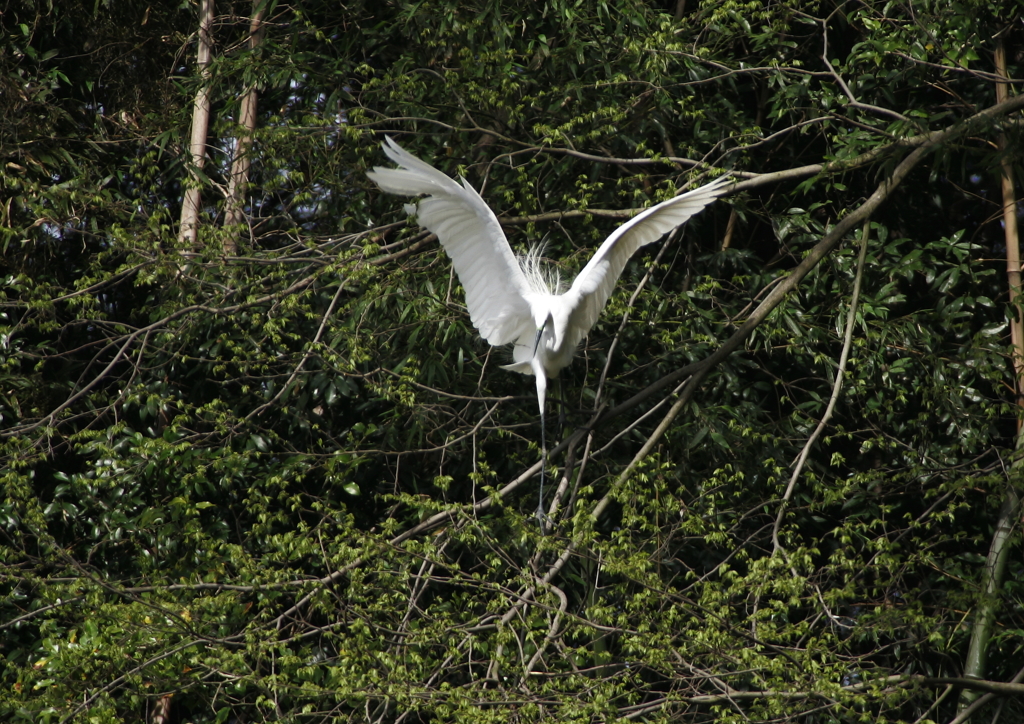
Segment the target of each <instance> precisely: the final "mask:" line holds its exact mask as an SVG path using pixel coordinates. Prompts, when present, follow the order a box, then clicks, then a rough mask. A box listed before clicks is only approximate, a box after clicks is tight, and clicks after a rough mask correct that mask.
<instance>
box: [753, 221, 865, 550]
mask: <svg viewBox="0 0 1024 724" xmlns="http://www.w3.org/2000/svg"><path fill="white" fill-rule="evenodd" d="M870 231H871V222H870V220H868V219H865V220H864V231H863V232H862V234H861V237H860V254H859V255H858V257H857V273H856V275H855V276H854V280H853V294H852V295H851V296H850V309H849V311H848V312H847V315H846V334H845V335H844V336H843V350H842V352H841V353H840V354H839V367H838V369H837V370H836V381H835V383H834V384H833V385H832V396H831V397H829V400H828V405H827V406H826V408H825V413H824V414H823V415H822V416H821V420H819V421H818V426H817V427H816V428H814V432H813V433H811V436H810V437H809V438H807V442H806V443H804V447H803V449H802V450H801V451H800V454H799V455H798V456H797V459H796V464H795V465H794V466H793V475H792V476H791V477H790V479H789V485H788V486H786V492H785V494H784V495H783V496H782V501H781V503H780V504H779V512H778V514H777V515H776V516H775V526H774V527H773V528H772V546H773V548H774V550H773V554H774V553H778V552H779V551H780V550H782V544H781V543H779V528H780V527H781V526H782V518H783V516H784V515H785V513H786V506H787V505H788V504H789V500H790V498H791V497H792V496H793V490H794V489H795V488H796V481H797V480H798V479H799V478H800V472H801V471H802V470H803V469H804V464H805V463H806V462H807V456H808V455H810V454H811V448H812V447H814V443H815V442H816V441H817V439H818V437H820V436H821V433H822V432H823V431H824V430H825V427H826V426H827V425H828V421H829V420H830V419H832V412H833V411H834V410H835V408H836V402H838V401H839V393H840V391H842V389H843V376H844V375H845V374H846V363H847V361H848V360H849V358H850V348H851V347H852V346H853V328H854V327H855V326H856V324H857V304H858V302H859V301H860V283H861V280H862V279H863V278H864V259H865V257H866V256H867V252H868V237H869V235H870Z"/></svg>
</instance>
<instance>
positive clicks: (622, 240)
mask: <svg viewBox="0 0 1024 724" xmlns="http://www.w3.org/2000/svg"><path fill="white" fill-rule="evenodd" d="M728 180H729V178H728V177H727V176H722V177H721V178H717V179H715V180H714V181H712V182H711V183H709V184H705V185H704V186H701V187H700V188H698V189H694V190H693V191H689V192H687V193H685V194H681V195H680V196H676V197H675V198H672V199H669V200H668V201H663V202H661V203H660V204H658V205H657V206H652V207H651V208H649V209H647V210H646V211H644V212H643V213H641V214H638V215H636V216H635V217H633V218H632V219H631V220H629V221H628V222H626V223H625V224H623V225H622V226H620V227H619V228H618V229H616V230H615V231H614V232H613V233H612V235H611V236H609V237H608V238H607V239H605V241H604V243H603V244H601V246H600V248H599V249H598V250H597V252H595V253H594V256H593V257H592V258H591V259H590V261H589V262H588V263H587V265H586V266H585V267H583V270H582V271H581V272H580V273H579V275H578V276H577V277H576V279H575V280H574V281H573V283H572V287H570V288H569V291H568V292H566V296H567V297H570V299H571V302H570V304H571V306H572V307H574V309H573V312H572V314H571V316H570V320H569V325H568V328H567V333H566V340H565V343H566V344H568V345H569V346H570V347H569V348H570V349H575V348H576V345H577V344H579V341H580V340H581V339H583V337H585V336H586V335H587V334H588V333H589V332H590V329H591V328H592V327H593V326H594V324H595V323H596V322H597V318H598V317H599V316H600V314H601V310H603V309H604V305H605V304H606V303H607V302H608V297H609V296H611V293H612V290H613V289H615V285H616V284H617V283H618V281H619V276H620V275H621V274H622V270H623V268H624V267H625V266H626V262H627V261H629V258H630V257H631V256H633V254H634V253H635V252H636V250H637V249H639V248H640V247H642V246H646V245H647V244H650V243H651V242H654V241H657V240H658V239H660V238H661V237H662V236H664V235H665V234H667V233H668V232H670V231H672V230H673V229H675V228H676V227H677V226H680V225H682V224H684V223H685V222H686V221H687V220H689V218H690V217H691V216H693V215H694V214H697V213H699V212H700V211H701V210H702V209H703V208H704V207H705V206H707V205H708V204H710V203H711V202H712V201H714V200H715V199H717V198H718V197H719V196H721V195H722V194H723V193H725V184H726V182H727V181H728Z"/></svg>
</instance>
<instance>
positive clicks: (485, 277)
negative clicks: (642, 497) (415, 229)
mask: <svg viewBox="0 0 1024 724" xmlns="http://www.w3.org/2000/svg"><path fill="white" fill-rule="evenodd" d="M385 138H386V140H385V142H384V144H382V145H383V148H384V153H386V154H387V156H388V158H390V159H391V160H392V161H394V162H395V163H396V164H398V168H383V167H381V166H377V167H375V168H374V169H373V170H372V171H370V172H368V173H367V176H369V177H370V179H371V180H372V181H373V182H374V183H376V184H377V185H378V186H379V187H380V188H381V189H383V190H384V191H387V192H388V193H392V194H398V195H401V196H424V197H425V198H421V199H420V200H419V201H418V202H417V203H415V204H408V205H406V207H405V208H406V211H408V212H409V213H410V214H414V215H415V216H416V219H417V220H418V221H419V223H420V225H421V226H423V227H425V228H427V229H429V230H430V231H431V232H433V233H434V234H436V235H437V238H438V240H439V241H440V242H441V246H443V247H444V250H445V251H446V252H447V253H448V256H449V257H451V260H452V264H453V265H454V266H455V272H456V274H458V275H459V281H460V282H461V283H462V288H463V289H465V291H466V307H467V308H468V309H469V318H470V321H472V323H473V326H474V327H476V329H477V331H479V332H480V336H481V337H483V338H484V339H486V340H487V341H488V342H489V343H490V344H491V345H493V346H500V345H505V344H509V343H513V344H514V345H515V347H514V348H513V350H512V360H513V361H512V364H508V365H504V366H503V368H504V369H507V370H511V371H512V372H521V373H522V374H525V375H533V376H534V378H535V380H536V385H537V404H538V406H539V407H540V420H541V440H542V442H541V450H542V455H543V463H542V465H541V473H540V481H541V482H540V486H541V487H540V490H541V493H540V506H539V507H538V510H537V514H538V517H539V518H540V520H541V522H542V525H543V520H544V518H545V517H546V516H545V514H544V511H543V504H544V467H545V466H546V463H547V444H546V441H545V440H544V437H545V433H544V400H545V395H546V392H547V378H548V377H551V378H554V377H555V376H556V375H557V374H558V372H559V370H561V369H562V368H563V367H566V366H567V365H568V364H569V363H570V362H571V361H572V358H573V355H574V354H575V352H576V347H577V346H578V345H579V343H580V340H582V339H583V338H584V337H586V336H587V334H588V333H589V332H590V329H591V328H592V327H593V326H594V324H595V323H596V322H597V318H598V316H600V314H601V310H602V309H604V305H605V304H606V303H607V301H608V297H609V296H611V293H612V290H613V289H614V288H615V284H616V282H618V280H619V276H620V275H621V274H622V269H623V267H625V265H626V262H627V261H629V258H630V257H631V256H633V254H634V253H635V252H636V250H637V249H639V248H640V247H642V246H646V245H647V244H650V243H651V242H654V241H657V240H658V239H660V238H661V237H662V236H664V235H665V234H667V233H668V232H670V231H672V230H673V229H675V228H676V227H678V226H681V225H682V224H684V223H685V222H686V221H687V220H689V218H690V217H691V216H693V215H694V214H697V213H699V212H700V211H702V210H703V209H704V207H705V206H707V205H708V204H710V203H711V202H712V201H714V200H715V199H717V198H718V197H719V196H721V195H722V194H724V193H725V190H726V182H727V181H728V178H727V177H725V176H723V177H721V178H718V179H715V180H714V181H712V182H711V183H709V184H706V185H704V186H701V187H700V188H698V189H695V190H693V191H690V192H688V193H685V194H681V195H679V196H676V197H675V198H672V199H669V200H668V201H663V202H661V203H660V204H658V205H656V206H652V207H651V208H649V209H647V210H645V211H643V212H641V213H639V214H637V215H636V216H634V217H633V218H632V219H630V220H629V221H627V222H626V223H625V224H623V225H622V226H620V227H619V228H617V229H616V230H615V231H614V232H613V233H612V235H611V236H609V237H608V238H607V239H605V241H604V243H603V244H601V246H600V247H599V248H598V250H597V252H596V253H595V254H594V256H593V257H591V259H590V261H589V262H588V263H587V265H586V266H585V267H583V270H582V271H581V272H580V273H579V274H578V275H577V276H576V279H575V280H573V283H572V285H571V286H570V287H569V289H568V291H566V292H563V293H560V292H559V290H558V289H557V285H554V284H552V283H551V280H550V279H549V277H548V276H547V275H545V274H544V273H543V270H542V269H541V266H540V255H539V252H536V251H534V252H531V253H529V254H527V256H526V257H522V258H519V257H516V255H515V254H513V253H512V248H511V247H510V246H509V244H508V240H507V239H506V238H505V234H504V232H502V230H501V225H500V224H499V223H498V219H497V217H496V216H495V215H494V212H493V211H491V209H490V207H489V206H488V205H487V203H486V202H485V201H484V200H483V199H482V198H481V197H480V194H478V193H477V192H476V189H474V188H473V187H472V186H471V185H470V184H469V182H468V181H466V180H465V179H461V180H462V184H461V185H459V184H458V183H457V182H456V181H455V180H454V179H452V178H450V177H449V176H446V175H445V174H443V173H441V172H440V171H438V170H437V169H436V168H434V167H433V166H431V165H430V164H428V163H426V162H425V161H421V160H420V159H418V158H416V157H415V156H413V155H412V154H411V153H409V152H408V151H406V150H404V149H403V148H402V147H401V146H399V145H398V144H397V143H395V141H394V140H393V139H392V138H391V137H385Z"/></svg>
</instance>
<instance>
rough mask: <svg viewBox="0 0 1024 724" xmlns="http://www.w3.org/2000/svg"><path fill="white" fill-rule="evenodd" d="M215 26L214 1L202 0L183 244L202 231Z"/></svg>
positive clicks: (183, 207) (183, 209)
mask: <svg viewBox="0 0 1024 724" xmlns="http://www.w3.org/2000/svg"><path fill="white" fill-rule="evenodd" d="M212 25H213V0H202V4H201V5H200V8H199V53H198V65H199V75H200V77H201V78H202V81H203V82H202V85H201V86H200V88H199V92H198V93H197V94H196V104H195V109H194V110H193V111H192V138H191V142H190V144H189V155H190V156H191V162H192V165H191V168H190V169H189V175H190V176H191V183H190V184H189V185H188V188H186V189H185V198H184V200H183V202H182V205H181V226H180V228H179V231H178V240H179V241H181V242H182V243H185V242H187V243H189V244H191V245H193V246H194V245H195V244H196V240H197V237H198V232H199V205H200V193H199V179H200V176H199V173H198V172H199V171H201V170H202V168H203V166H204V165H205V164H206V135H207V133H208V132H209V128H210V83H209V79H210V56H211V49H212V47H213V36H212V34H211V31H210V28H211V26H212Z"/></svg>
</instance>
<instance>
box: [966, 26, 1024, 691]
mask: <svg viewBox="0 0 1024 724" xmlns="http://www.w3.org/2000/svg"><path fill="white" fill-rule="evenodd" d="M995 66H996V74H997V75H998V76H999V77H1000V78H1007V77H1008V76H1007V72H1006V47H1005V45H1004V44H1003V39H1002V37H1000V38H998V39H997V41H996V52H995ZM1008 99H1009V85H1008V84H1007V83H1003V82H997V83H996V102H997V103H1002V102H1004V101H1006V100H1008ZM997 143H998V146H999V150H1000V151H1001V153H1002V160H1001V171H1002V174H1001V175H1002V191H1003V194H1002V197H1003V198H1002V201H1003V228H1004V230H1005V235H1006V276H1007V285H1008V286H1009V289H1010V309H1011V310H1012V311H1011V314H1012V315H1013V316H1012V318H1011V319H1010V339H1011V343H1012V349H1011V353H1012V355H1013V370H1014V391H1015V393H1016V396H1017V405H1018V406H1024V394H1022V389H1021V388H1022V382H1024V326H1022V322H1021V288H1020V273H1021V262H1020V239H1019V236H1018V234H1017V201H1016V198H1015V192H1014V183H1013V164H1012V163H1011V160H1010V156H1009V154H1008V152H1007V150H1008V149H1007V145H1008V144H1007V140H1006V134H1005V133H1000V134H999V137H998V140H997ZM1021 422H1022V417H1021V415H1020V414H1018V416H1017V445H1016V447H1017V451H1016V452H1017V457H1016V459H1015V460H1014V463H1013V465H1012V466H1011V476H1012V473H1013V472H1015V471H1017V470H1019V469H1020V468H1021V465H1022V458H1021V457H1020V455H1021V453H1022V452H1024V432H1022V428H1021ZM1019 512H1020V496H1019V495H1018V493H1017V490H1016V488H1015V486H1014V479H1013V477H1011V479H1010V480H1009V481H1007V486H1006V495H1005V497H1004V498H1003V504H1002V505H1001V506H1000V509H999V520H998V522H997V523H996V530H995V534H994V535H993V536H992V542H991V543H990V545H989V550H988V558H987V559H986V561H985V569H984V571H983V572H982V582H981V590H982V598H981V600H980V601H979V603H978V610H977V615H976V616H975V619H974V626H973V628H972V630H971V642H970V646H969V648H968V650H967V659H966V660H965V662H964V676H965V677H967V678H972V679H983V678H985V664H986V659H987V654H988V645H989V640H990V639H991V637H992V627H993V625H994V624H995V618H996V611H997V609H998V606H999V596H1000V593H1001V592H1002V587H1003V578H1004V576H1005V574H1006V561H1007V558H1008V556H1009V553H1010V541H1011V534H1012V532H1013V525H1014V522H1015V521H1016V520H1017V517H1018V515H1019ZM977 698H978V693H977V692H976V691H971V690H964V691H963V692H962V693H961V696H960V708H961V711H963V710H964V709H965V708H966V707H968V706H970V704H971V703H972V702H973V701H974V700H975V699H977Z"/></svg>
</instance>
